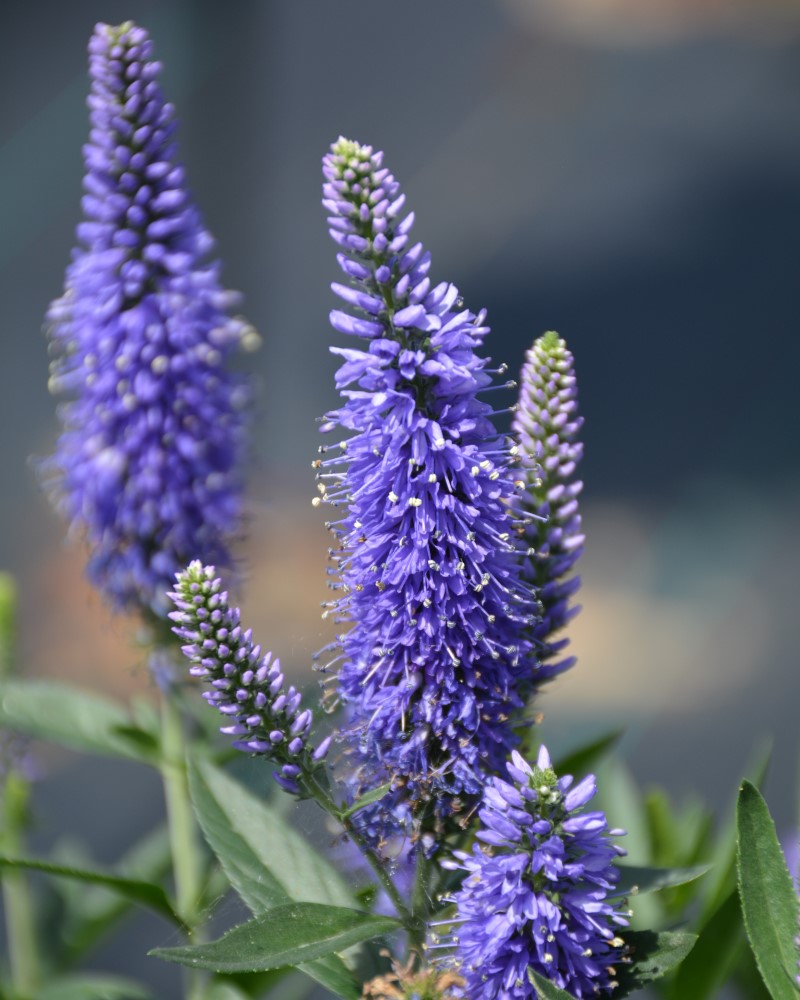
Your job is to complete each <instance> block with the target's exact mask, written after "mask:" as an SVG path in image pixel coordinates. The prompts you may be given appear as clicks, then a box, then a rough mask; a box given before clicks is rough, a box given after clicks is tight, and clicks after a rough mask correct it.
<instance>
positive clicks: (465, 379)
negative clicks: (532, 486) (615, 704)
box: [315, 139, 533, 798]
mask: <svg viewBox="0 0 800 1000" xmlns="http://www.w3.org/2000/svg"><path fill="white" fill-rule="evenodd" d="M323 173H324V175H325V183H324V187H323V192H324V198H323V205H324V206H325V208H326V209H327V210H328V212H329V219H328V223H329V229H330V234H331V237H332V238H333V240H334V241H335V242H336V243H337V244H338V245H339V246H340V247H341V253H340V254H339V255H338V261H339V264H340V266H341V268H342V271H343V272H344V274H345V275H346V277H347V278H348V279H349V283H348V284H347V285H340V284H338V283H335V284H334V285H333V290H334V292H335V293H336V294H337V295H338V296H339V297H340V298H341V299H342V301H343V303H344V308H343V309H342V310H334V311H333V312H332V313H331V323H332V325H333V327H334V329H336V330H337V331H339V332H340V333H343V334H345V335H349V336H352V337H355V338H356V340H355V342H354V344H353V346H347V347H336V348H332V350H333V352H334V353H335V354H337V355H339V356H340V357H341V358H342V362H343V363H342V365H341V367H340V368H339V371H338V373H337V376H336V382H337V386H338V387H339V389H340V391H341V394H342V396H343V397H344V402H343V404H342V406H341V407H340V408H339V409H338V410H336V411H334V412H332V413H329V414H327V416H326V424H325V426H324V428H323V429H324V430H332V429H333V428H335V427H339V428H341V429H342V430H343V431H344V432H346V433H347V434H348V435H349V436H348V437H347V440H346V441H344V442H343V443H341V444H339V445H335V446H333V447H332V448H321V449H320V451H321V452H323V453H330V452H334V453H336V452H338V451H339V450H341V454H335V457H325V458H320V459H319V460H318V461H317V462H316V463H315V465H316V466H317V468H318V469H320V474H319V483H320V487H319V488H320V490H321V492H322V495H323V500H324V501H325V502H327V503H330V504H332V505H333V506H338V507H342V508H343V509H344V512H343V517H342V519H341V520H339V521H337V522H336V523H335V524H333V525H330V527H332V529H333V530H334V532H335V533H336V534H337V536H338V538H339V540H340V549H339V552H338V553H336V554H334V562H335V563H338V569H336V570H335V571H334V572H336V573H337V574H338V577H339V579H338V582H336V583H334V584H332V587H333V589H338V590H339V591H340V592H341V596H340V597H339V599H338V601H336V602H334V603H333V604H332V605H331V607H333V608H335V609H336V610H335V613H336V615H337V619H338V620H340V621H349V622H351V623H352V627H351V629H350V631H349V632H347V633H346V634H345V635H344V636H342V637H341V639H340V641H339V644H338V645H339V647H340V650H339V651H340V653H342V654H343V657H342V659H343V665H342V667H341V669H340V672H339V691H340V694H341V696H342V698H343V700H344V701H345V702H346V703H347V704H348V705H349V707H350V711H351V713H352V714H351V718H352V719H353V729H354V731H355V732H356V733H358V735H359V737H360V743H361V751H362V754H363V757H364V759H366V760H371V761H372V762H373V766H375V764H376V762H380V764H381V765H382V767H383V768H384V769H385V771H386V772H388V774H389V775H390V776H391V777H393V778H394V777H396V778H398V779H399V783H400V784H402V785H403V786H405V787H407V788H409V789H410V791H411V794H412V796H413V797H415V798H421V797H424V796H426V795H427V794H428V791H429V790H430V789H431V788H434V789H435V790H436V793H437V794H438V795H439V796H440V797H441V796H442V795H444V796H445V798H446V797H447V796H450V795H458V794H461V793H466V794H468V795H476V794H478V793H479V792H480V788H481V781H482V774H483V773H485V772H486V771H492V770H498V769H499V768H500V767H501V766H502V763H503V761H504V760H505V759H506V757H507V755H508V751H509V749H510V748H511V746H512V745H513V744H514V737H513V734H512V732H511V727H510V723H509V716H510V714H511V713H512V712H513V710H514V709H515V708H517V707H519V705H520V698H519V695H518V693H517V682H518V679H519V678H520V677H521V676H522V675H523V674H524V673H525V672H526V671H527V670H529V667H525V664H526V663H527V662H528V660H529V644H528V641H527V640H525V639H523V640H520V632H521V631H522V630H523V629H524V628H525V627H526V626H527V625H528V624H529V622H530V621H531V619H532V615H533V607H532V602H531V601H530V595H529V591H528V589H527V588H526V587H525V586H524V585H522V583H521V581H520V578H519V577H520V568H519V558H518V551H517V548H516V537H515V534H514V526H513V522H512V520H511V519H510V515H509V507H508V501H509V500H510V499H511V497H512V496H513V494H514V483H513V477H512V475H511V473H510V472H509V455H508V450H507V449H506V447H505V446H504V443H503V442H502V441H500V440H499V439H498V435H497V431H496V429H495V427H494V426H493V424H492V421H491V416H492V409H491V406H489V405H488V404H487V403H484V402H481V401H479V399H478V394H479V393H480V392H481V391H483V390H485V389H487V388H488V387H490V386H491V384H492V377H491V373H490V371H489V369H488V368H487V362H486V360H485V359H483V358H481V357H480V356H479V355H478V354H477V353H476V352H477V350H478V349H479V348H480V347H481V345H482V342H483V339H484V337H485V336H486V334H487V333H488V327H486V326H485V324H484V313H479V314H478V315H475V314H474V313H472V312H470V311H469V310H468V309H466V308H464V305H463V302H462V300H461V298H460V297H459V294H458V290H457V289H456V288H455V287H454V286H453V285H450V284H448V283H447V282H442V283H441V284H437V285H434V284H432V283H431V280H430V278H429V277H428V271H429V268H430V255H429V254H427V253H425V252H424V251H423V248H422V245H421V244H419V243H416V244H412V243H411V242H410V238H409V231H410V229H411V226H412V222H413V215H411V214H408V215H404V214H403V204H404V196H403V195H402V194H401V193H400V189H399V186H398V183H397V181H396V180H395V179H394V177H393V176H392V174H391V173H389V171H388V170H387V169H386V168H385V167H384V166H383V154H382V153H377V152H373V150H372V148H371V147H369V146H361V145H359V144H357V143H355V142H351V141H349V140H346V139H340V140H339V141H338V142H337V143H335V144H334V146H333V147H332V151H331V153H330V154H328V155H327V156H326V157H325V159H324V161H323Z"/></svg>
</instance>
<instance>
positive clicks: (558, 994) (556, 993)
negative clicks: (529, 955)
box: [528, 967, 573, 1000]
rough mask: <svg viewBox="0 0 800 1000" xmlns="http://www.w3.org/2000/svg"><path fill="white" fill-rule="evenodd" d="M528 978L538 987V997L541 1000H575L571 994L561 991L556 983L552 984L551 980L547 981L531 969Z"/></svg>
mask: <svg viewBox="0 0 800 1000" xmlns="http://www.w3.org/2000/svg"><path fill="white" fill-rule="evenodd" d="M528 978H529V979H530V981H531V982H532V983H533V985H534V986H535V987H536V995H537V997H541V1000H573V997H572V994H571V993H567V991H566V990H562V989H559V987H558V986H556V984H555V983H551V982H550V980H549V979H545V977H544V976H542V975H540V974H539V973H538V972H534V971H533V969H531V968H530V967H528Z"/></svg>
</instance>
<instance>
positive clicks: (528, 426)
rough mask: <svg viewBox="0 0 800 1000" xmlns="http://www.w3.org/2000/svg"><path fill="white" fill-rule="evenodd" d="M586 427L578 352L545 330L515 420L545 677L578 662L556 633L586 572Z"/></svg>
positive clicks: (528, 568) (527, 569)
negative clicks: (581, 475) (582, 569)
mask: <svg viewBox="0 0 800 1000" xmlns="http://www.w3.org/2000/svg"><path fill="white" fill-rule="evenodd" d="M582 425H583V418H582V417H580V416H579V415H578V400H577V383H576V380H575V371H574V363H573V358H572V354H571V353H570V351H569V350H568V349H567V345H566V343H565V342H564V340H562V338H561V337H559V336H558V334H557V333H552V332H551V333H546V334H544V335H543V336H542V337H539V339H538V340H537V341H536V342H535V343H534V345H533V347H532V348H531V349H530V350H529V351H528V352H527V354H526V356H525V364H524V366H523V368H522V374H521V376H520V393H519V405H518V407H517V412H516V414H515V416H514V423H513V427H514V432H515V434H516V435H517V440H518V442H519V445H520V451H521V455H522V458H521V465H522V474H523V476H524V479H525V490H524V492H523V494H522V496H521V497H520V507H521V510H522V514H523V518H524V524H525V528H524V539H525V542H526V544H527V546H528V555H527V556H526V557H525V559H524V574H525V578H526V579H527V580H528V582H529V583H530V585H531V586H532V587H534V588H535V590H536V592H537V596H538V598H539V601H540V602H541V605H542V617H541V619H540V620H539V621H538V622H536V624H535V625H534V627H533V629H532V633H531V634H532V636H533V639H534V641H535V643H536V646H537V652H538V656H539V658H540V660H541V661H542V662H541V667H540V671H539V677H540V679H542V680H544V679H545V678H549V677H553V676H555V675H556V674H560V673H562V672H563V671H564V670H567V669H568V668H569V667H571V666H572V665H573V663H574V662H575V659H574V657H565V658H563V659H558V656H559V653H560V652H561V651H562V650H563V649H564V647H565V646H566V645H567V644H568V642H569V640H568V639H566V638H558V639H556V638H554V636H555V634H556V633H557V632H559V631H560V630H561V629H562V628H563V627H564V626H565V625H566V624H567V622H568V621H569V620H570V619H571V618H572V617H573V616H574V615H575V614H577V612H578V611H579V610H580V609H579V608H578V607H574V606H573V607H571V606H570V599H571V597H572V596H573V595H574V594H575V592H576V591H577V590H578V588H579V587H580V577H578V576H571V575H570V573H571V571H572V569H573V567H574V566H575V563H576V562H577V561H578V559H579V558H580V555H581V553H582V552H583V542H584V535H583V532H582V530H581V515H580V510H579V509H578V495H579V494H580V492H581V489H582V488H583V483H582V482H581V481H580V480H579V479H576V477H575V468H576V466H577V464H578V462H579V461H580V460H581V457H582V455H583V444H582V443H581V442H580V441H579V440H578V433H579V431H580V429H581V427H582Z"/></svg>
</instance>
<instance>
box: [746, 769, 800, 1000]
mask: <svg viewBox="0 0 800 1000" xmlns="http://www.w3.org/2000/svg"><path fill="white" fill-rule="evenodd" d="M736 828H737V834H738V852H737V868H738V873H739V896H740V898H741V901H742V915H743V916H744V925H745V929H746V931H747V937H748V938H749V940H750V946H751V948H752V949H753V954H754V955H755V959H756V963H757V965H758V969H759V972H760V973H761V976H762V978H763V980H764V983H765V984H766V987H767V989H768V990H769V991H770V993H771V994H772V996H773V998H774V1000H784V998H785V1000H790V998H791V1000H797V986H796V985H795V982H796V980H795V977H796V975H797V960H798V955H797V949H796V947H795V944H794V939H795V936H796V935H797V921H798V907H797V900H796V898H795V895H794V888H793V886H792V880H791V878H790V876H789V870H788V868H787V867H786V859H785V858H784V856H783V853H782V851H781V848H780V844H779V843H778V836H777V834H776V832H775V824H774V823H773V821H772V817H771V816H770V814H769V809H768V808H767V804H766V802H765V801H764V799H763V797H762V795H761V793H760V792H759V791H758V789H757V788H756V787H755V786H754V785H751V784H750V782H749V781H744V782H742V787H741V789H740V791H739V801H738V803H737V807H736Z"/></svg>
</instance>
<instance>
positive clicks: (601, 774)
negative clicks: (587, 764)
mask: <svg viewBox="0 0 800 1000" xmlns="http://www.w3.org/2000/svg"><path fill="white" fill-rule="evenodd" d="M596 801H597V805H595V806H594V808H595V809H602V810H603V812H604V813H605V814H606V816H607V817H608V822H609V826H611V827H612V828H614V827H618V826H619V827H622V829H623V830H627V831H628V832H627V836H625V837H623V838H622V840H621V843H622V845H623V846H624V847H625V850H626V851H627V854H628V858H629V860H630V862H631V863H632V864H636V865H648V864H650V861H651V860H652V859H651V857H650V835H649V832H648V829H647V819H646V817H645V812H644V805H643V803H642V796H641V792H640V790H639V788H638V786H637V784H636V782H635V780H634V778H633V775H632V774H631V772H630V770H629V768H628V767H627V766H626V765H625V764H623V762H622V761H621V760H619V759H617V758H616V757H610V758H608V759H607V760H604V761H603V762H602V764H601V766H600V768H598V772H597V799H596ZM633 910H634V916H633V923H634V926H635V927H641V928H647V927H655V926H657V925H658V922H659V919H660V916H661V905H660V902H659V900H658V898H657V897H655V896H644V897H639V896H637V897H636V904H635V906H634V907H633Z"/></svg>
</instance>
